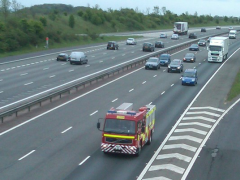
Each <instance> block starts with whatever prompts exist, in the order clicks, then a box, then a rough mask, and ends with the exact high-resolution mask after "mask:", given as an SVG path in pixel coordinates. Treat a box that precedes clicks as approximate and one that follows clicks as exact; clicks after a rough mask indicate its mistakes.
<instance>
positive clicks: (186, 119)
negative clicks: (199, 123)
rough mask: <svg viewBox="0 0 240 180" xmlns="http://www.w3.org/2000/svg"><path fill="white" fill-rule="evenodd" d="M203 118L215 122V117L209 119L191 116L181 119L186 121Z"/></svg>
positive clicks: (201, 118)
mask: <svg viewBox="0 0 240 180" xmlns="http://www.w3.org/2000/svg"><path fill="white" fill-rule="evenodd" d="M194 119H195V120H204V121H208V122H215V121H216V120H215V119H211V118H206V117H203V116H193V117H184V118H183V119H182V120H184V121H188V120H194Z"/></svg>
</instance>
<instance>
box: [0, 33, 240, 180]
mask: <svg viewBox="0 0 240 180" xmlns="http://www.w3.org/2000/svg"><path fill="white" fill-rule="evenodd" d="M209 33H210V32H209ZM211 33H214V31H212V32H211ZM199 34H200V33H199ZM203 34H204V33H203ZM204 35H206V34H204ZM238 38H239V37H238ZM186 40H188V38H187V36H182V39H181V40H179V41H171V40H169V39H166V40H165V41H168V42H169V43H168V44H169V45H168V44H167V45H168V46H171V43H172V44H176V43H180V42H183V41H186ZM143 41H145V40H143ZM151 41H153V42H154V39H152V40H151ZM230 42H231V45H230V52H229V55H230V54H232V53H233V52H234V51H235V50H236V49H237V48H238V47H239V43H238V42H237V40H230ZM122 46H123V45H122ZM120 47H121V46H120ZM125 47H126V49H124V48H123V49H122V50H119V51H106V54H104V53H105V52H103V51H102V49H103V47H102V48H99V49H98V50H96V51H97V52H96V51H92V53H91V55H88V56H89V58H90V57H91V56H95V57H96V56H97V55H99V57H101V58H99V59H98V58H96V59H95V60H94V57H92V58H93V59H92V62H91V60H89V61H90V62H89V65H87V66H70V65H69V64H66V63H65V62H55V60H53V59H54V58H55V56H54V55H50V56H49V57H48V58H47V61H44V62H42V64H43V65H41V67H38V66H39V64H41V63H37V64H38V65H37V64H36V62H40V61H42V60H41V58H42V57H41V58H36V59H34V61H33V60H31V63H35V64H32V65H31V64H30V65H28V66H26V64H25V66H23V67H19V68H18V70H19V71H18V70H16V71H15V69H16V67H17V66H21V65H24V64H23V63H28V64H29V63H30V62H27V61H28V60H27V61H24V62H22V61H20V62H16V63H14V67H15V68H14V69H12V68H10V67H12V65H13V64H5V65H3V66H4V69H5V71H1V73H3V75H4V78H3V80H6V79H5V78H6V77H8V76H9V75H10V76H14V74H15V76H14V77H15V78H16V76H17V75H19V74H21V73H24V72H23V71H22V69H23V70H24V69H25V68H26V69H25V70H29V72H30V70H32V69H33V71H31V72H32V73H33V74H34V73H36V74H35V75H33V74H32V75H31V76H30V77H31V78H33V79H31V81H34V80H37V79H39V83H32V84H40V85H42V86H43V85H44V84H43V82H45V81H46V79H47V78H46V77H50V74H53V73H54V74H56V76H55V77H58V79H55V81H51V78H49V79H47V83H49V84H51V85H53V86H51V87H50V86H49V87H48V88H52V87H54V86H56V85H59V84H61V83H63V82H61V80H62V79H63V77H64V80H66V81H65V82H68V81H71V80H73V79H76V78H79V77H82V76H84V75H86V74H90V73H94V72H96V71H99V70H101V69H104V68H106V67H109V66H114V65H116V64H117V63H121V62H124V61H126V60H131V59H132V58H136V57H138V56H142V55H144V54H146V53H144V52H141V45H139V44H138V45H137V46H130V47H128V46H125ZM90 49H94V50H95V49H96V47H93V48H90ZM104 49H105V47H104ZM132 52H134V53H132ZM135 52H137V53H135ZM186 52H188V49H186V50H183V51H181V52H178V53H175V54H172V59H174V58H180V59H182V58H183V56H184V55H185V54H186ZM206 52H207V51H206V48H204V47H203V48H201V50H200V51H199V52H197V53H196V56H197V60H196V63H186V64H184V69H186V68H193V67H196V68H197V69H198V72H199V82H198V85H197V86H195V87H185V86H184V87H183V86H181V83H180V78H181V76H180V74H178V73H167V72H166V68H164V67H162V68H161V69H160V70H158V71H154V70H153V71H146V70H144V68H143V67H140V68H139V69H136V70H135V71H133V72H131V73H129V74H125V75H124V76H122V77H119V78H118V79H116V80H113V81H112V82H109V83H108V84H106V85H103V86H101V87H98V88H96V89H95V90H92V91H91V92H88V93H86V94H83V95H81V96H79V97H77V98H75V99H73V100H71V101H69V102H67V103H65V104H63V105H60V106H58V107H53V109H49V111H48V112H46V113H44V114H41V115H39V116H37V117H35V118H32V119H26V123H25V124H23V125H19V126H18V127H17V128H14V129H12V130H10V131H5V132H2V133H0V143H1V146H0V152H1V153H0V173H1V179H4V180H5V179H6V180H14V179H24V180H25V179H36V180H37V179H41V180H42V179H56V180H59V179H81V180H84V179H88V180H90V179H109V180H110V179H136V177H137V176H138V175H139V174H140V173H141V171H142V170H143V168H144V167H145V165H146V163H147V162H148V161H149V160H150V158H151V157H152V155H153V154H154V151H156V150H157V148H158V147H159V145H160V144H161V142H162V141H163V140H164V139H165V137H166V135H167V134H168V133H169V131H170V130H171V128H172V126H174V124H175V123H176V121H177V119H178V118H179V117H180V116H181V114H182V113H183V112H184V110H185V108H186V107H187V106H188V104H189V103H190V102H191V101H192V99H193V98H194V97H195V95H196V94H197V93H198V92H199V90H200V89H201V87H203V86H204V84H205V83H206V82H207V81H208V79H209V78H210V77H211V75H212V74H213V73H214V72H215V71H216V70H217V69H218V67H220V65H221V64H215V63H207V62H206V57H207V53H206ZM95 53H96V54H95ZM107 53H108V54H107ZM123 54H125V57H124V58H123V56H122V55H123ZM148 54H149V53H148ZM100 55H101V56H100ZM131 55H132V56H131ZM104 57H105V59H104ZM113 57H115V58H114V59H112V58H113ZM100 61H107V62H108V63H102V62H100ZM111 62H112V63H111ZM44 63H46V64H44ZM56 64H57V65H56ZM62 64H64V65H62ZM30 66H31V67H32V68H30V69H27V67H28V68H29V67H30ZM47 67H49V71H48V69H46V71H45V70H43V69H44V68H47ZM91 67H92V69H91ZM8 68H10V69H8ZM73 68H74V72H76V73H73V74H70V72H69V70H71V69H73ZM75 68H76V69H75ZM96 68H99V69H97V70H96ZM6 69H8V70H6ZM79 69H81V72H79V71H78V70H79ZM39 70H42V71H41V72H39ZM50 70H51V71H50ZM6 71H13V73H12V74H10V73H6ZM20 71H21V72H20ZM59 71H60V72H59ZM43 72H44V75H46V76H45V77H44V78H45V79H44V78H42V77H39V76H40V75H41V76H42V73H43ZM61 72H62V73H61ZM63 72H64V73H63ZM4 73H5V74H4ZM25 73H27V72H25ZM38 73H39V74H38ZM57 73H59V74H57ZM84 73H85V74H84ZM27 75H28V74H26V76H27ZM71 75H72V76H71ZM19 76H20V75H19ZM23 76H25V75H23ZM26 76H25V77H26ZM12 79H14V78H13V77H12ZM40 79H42V80H40ZM26 80H29V78H26ZM2 82H5V81H2ZM17 82H18V85H17V86H16V87H12V88H15V89H20V88H19V86H20V85H21V83H20V79H18V80H17V81H15V82H14V81H13V80H12V81H11V85H12V84H15V83H16V84H17ZM40 82H41V83H40ZM55 82H56V84H54V83H55ZM5 85H6V86H8V85H10V84H7V82H6V84H5ZM1 87H2V86H1ZM26 87H28V86H26ZM6 88H7V87H6ZM24 88H25V86H24ZM37 88H38V86H36V87H34V88H33V89H37ZM33 89H32V92H33V91H34V90H33ZM20 90H22V89H20ZM24 90H25V91H31V89H28V90H26V89H24ZM3 91H5V90H3ZM7 91H8V90H7ZM9 91H10V90H9ZM41 91H42V90H40V89H39V90H36V91H34V93H37V92H41ZM12 93H14V91H13V92H12ZM28 96H29V94H28ZM6 97H7V96H6ZM23 97H24V96H21V98H23ZM17 98H19V97H17ZM1 99H2V98H1ZM14 101H16V99H12V100H9V101H7V102H5V104H4V105H6V104H7V103H11V102H14ZM123 102H133V103H134V109H137V108H139V107H140V106H142V105H145V104H149V103H152V104H155V105H156V106H157V111H156V126H155V133H154V137H153V143H152V144H151V146H146V147H144V148H143V151H142V154H141V156H140V157H138V158H136V157H129V156H114V155H113V156H112V155H109V156H105V155H104V154H103V153H101V151H100V140H101V132H99V131H97V129H96V122H97V119H98V118H100V117H103V116H104V114H105V113H106V111H107V110H108V109H109V108H110V107H112V106H114V107H116V106H118V105H119V104H121V103H123Z"/></svg>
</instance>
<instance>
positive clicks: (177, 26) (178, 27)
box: [173, 22, 188, 35]
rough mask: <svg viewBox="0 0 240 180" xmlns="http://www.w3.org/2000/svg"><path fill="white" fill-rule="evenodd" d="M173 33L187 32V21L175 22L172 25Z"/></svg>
mask: <svg viewBox="0 0 240 180" xmlns="http://www.w3.org/2000/svg"><path fill="white" fill-rule="evenodd" d="M173 33H174V34H185V35H186V34H187V33H188V22H175V23H174V25H173Z"/></svg>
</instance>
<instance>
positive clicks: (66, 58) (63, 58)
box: [57, 53, 70, 61]
mask: <svg viewBox="0 0 240 180" xmlns="http://www.w3.org/2000/svg"><path fill="white" fill-rule="evenodd" d="M69 59H70V57H69V55H68V54H66V53H60V54H59V55H58V56H57V61H69Z"/></svg>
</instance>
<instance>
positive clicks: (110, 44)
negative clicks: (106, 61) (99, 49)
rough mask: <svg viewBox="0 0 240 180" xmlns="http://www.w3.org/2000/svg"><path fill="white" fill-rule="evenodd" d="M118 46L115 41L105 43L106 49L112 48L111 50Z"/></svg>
mask: <svg viewBox="0 0 240 180" xmlns="http://www.w3.org/2000/svg"><path fill="white" fill-rule="evenodd" d="M118 48H119V46H118V43H117V42H116V41H109V42H108V44H107V49H113V50H116V49H117V50H118Z"/></svg>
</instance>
